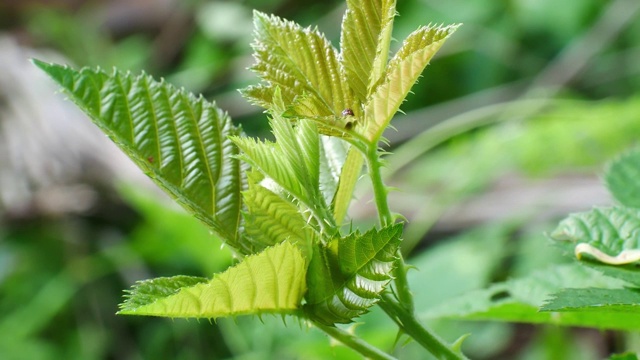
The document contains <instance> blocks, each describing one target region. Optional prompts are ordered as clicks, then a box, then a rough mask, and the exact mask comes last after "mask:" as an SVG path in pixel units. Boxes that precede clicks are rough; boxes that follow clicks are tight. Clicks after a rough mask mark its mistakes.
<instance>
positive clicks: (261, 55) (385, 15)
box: [34, 0, 456, 326]
mask: <svg viewBox="0 0 640 360" xmlns="http://www.w3.org/2000/svg"><path fill="white" fill-rule="evenodd" d="M395 15H396V12H395V1H393V0H380V1H359V0H349V1H347V11H346V13H345V15H344V19H343V23H342V29H343V31H342V36H341V41H340V50H338V49H336V48H335V47H334V46H333V45H332V44H331V43H330V42H329V41H328V40H327V39H326V38H325V36H324V35H323V34H322V33H320V32H319V31H318V30H317V29H316V28H303V27H301V26H299V25H297V24H295V23H293V22H290V21H288V20H284V19H281V18H278V17H276V16H270V15H266V14H263V13H260V12H255V13H254V34H255V41H254V43H253V50H254V58H255V65H254V66H253V67H252V70H253V71H254V72H255V73H256V74H257V75H258V76H259V78H260V79H261V80H262V82H261V83H260V84H258V85H255V86H250V87H249V88H247V89H244V90H242V94H243V95H244V96H245V97H247V98H248V99H249V100H250V101H251V102H253V103H254V104H257V105H259V106H262V107H264V108H265V109H266V110H267V112H268V114H269V116H270V126H271V128H272V131H273V134H274V136H275V141H274V142H271V141H262V140H257V139H252V138H249V137H247V136H245V135H244V133H243V132H242V130H241V129H240V128H239V127H237V126H235V125H234V124H233V122H232V121H231V119H230V118H229V116H228V115H227V114H226V113H225V112H224V111H222V110H220V109H219V108H218V107H217V106H216V104H215V103H212V102H209V101H207V100H205V99H203V98H202V97H195V96H193V95H191V94H189V93H187V92H186V91H184V90H183V89H177V88H175V87H173V86H172V85H170V84H168V83H166V82H164V81H156V80H154V79H152V78H151V77H150V76H148V75H146V74H141V75H133V74H131V73H126V72H122V71H119V70H113V71H111V72H106V71H103V70H101V69H88V68H84V69H81V70H79V71H76V70H73V69H71V68H69V67H66V66H60V65H55V64H48V63H44V62H40V61H37V60H36V61H34V63H35V64H36V65H37V66H38V67H40V68H41V69H42V70H43V71H45V72H46V73H47V74H48V75H49V76H50V77H51V78H52V79H53V80H54V81H56V82H57V83H58V84H59V85H60V86H61V87H62V88H63V90H64V91H65V93H66V94H68V95H69V97H70V99H71V100H72V101H73V102H75V103H76V104H77V105H78V106H79V107H80V108H81V109H82V110H83V111H84V112H85V113H86V114H87V115H88V116H89V117H90V118H91V119H92V121H93V122H94V123H95V124H96V125H97V126H98V127H99V128H100V129H101V130H102V131H104V132H105V134H106V135H107V136H108V137H109V138H111V139H112V140H113V141H114V142H115V143H116V144H117V145H118V146H119V147H120V148H121V149H122V150H123V151H124V152H125V153H126V154H127V155H128V156H129V157H130V158H131V159H132V160H133V161H134V162H135V163H136V164H137V165H138V166H139V167H140V168H141V169H142V170H143V171H144V172H145V173H146V174H147V175H148V176H149V177H150V178H151V179H152V180H153V181H154V182H155V183H156V184H157V185H158V186H160V187H161V188H162V189H164V190H165V191H166V192H167V193H169V194H170V195H171V196H172V197H173V198H174V199H175V200H176V201H177V202H178V203H180V204H181V205H182V206H183V207H184V208H185V209H186V210H187V211H188V212H190V213H191V214H193V215H194V216H195V217H196V218H198V219H199V220H200V221H201V222H202V223H204V224H205V225H206V226H207V227H208V228H209V229H210V230H211V231H213V232H214V233H215V234H216V235H217V236H218V237H220V239H222V240H223V241H224V242H225V243H226V244H227V245H228V246H230V247H231V248H233V249H234V251H235V252H236V253H237V255H238V256H239V257H240V258H241V260H240V262H239V263H238V264H237V265H235V266H233V267H231V268H229V269H227V270H226V271H224V272H222V273H218V274H215V275H214V276H213V278H211V279H205V278H194V277H185V276H176V277H171V278H159V279H153V280H147V281H142V282H139V283H138V284H137V285H135V286H134V287H133V289H132V290H130V291H129V292H128V295H127V298H126V300H125V302H124V303H123V304H122V305H121V310H120V313H121V314H137V315H154V316H169V317H198V318H217V317H222V316H236V315H243V314H257V315H261V314H265V313H267V314H273V313H278V314H292V313H293V314H297V315H299V316H301V317H306V318H310V319H312V320H313V321H316V322H319V323H322V324H324V325H327V326H333V324H335V323H348V322H351V321H352V319H353V318H354V317H357V316H359V315H361V314H363V313H365V312H366V311H367V309H368V308H369V307H371V306H372V305H373V304H375V303H376V302H377V301H378V300H379V298H380V294H381V293H382V292H383V291H385V289H386V288H387V285H388V283H389V282H390V281H391V280H392V278H393V276H392V272H393V271H394V267H395V266H396V263H397V261H398V257H397V252H398V247H399V244H400V240H401V237H402V224H395V225H394V224H391V223H388V222H382V223H381V224H380V228H378V229H376V228H373V229H371V230H369V231H366V232H364V233H360V232H357V231H356V232H351V233H347V234H343V228H342V224H343V222H344V219H345V217H346V213H347V209H348V207H349V204H350V202H351V199H352V192H353V188H354V186H355V182H356V181H357V180H358V178H359V176H360V174H361V172H362V168H363V164H364V163H365V160H366V161H367V163H369V164H375V166H376V168H372V167H371V166H370V169H369V171H370V172H372V173H377V171H378V170H379V168H378V166H379V164H380V159H379V156H380V154H379V151H378V143H379V141H380V140H381V139H382V133H383V131H384V129H385V128H386V127H387V126H388V125H389V122H390V121H391V118H392V117H393V116H394V114H395V113H396V112H397V111H398V109H399V107H400V105H401V104H402V102H403V101H404V98H405V97H406V96H407V94H408V93H409V91H410V89H411V87H412V85H413V84H414V83H415V82H416V80H417V79H418V77H419V76H420V74H421V72H422V71H423V69H424V68H425V67H426V66H427V64H428V63H429V61H430V59H431V58H432V57H433V56H434V54H435V53H436V51H437V50H438V49H439V48H440V47H441V46H442V44H443V43H444V41H445V40H446V39H447V37H448V36H449V35H451V33H453V31H454V30H455V29H456V26H449V27H438V26H423V27H420V28H419V29H418V30H416V31H415V32H413V33H412V34H411V35H409V36H408V37H407V39H406V40H405V41H404V42H403V44H402V46H401V47H400V49H399V50H398V52H397V53H396V54H395V55H394V56H393V57H392V58H391V59H390V60H389V59H388V53H389V44H390V41H391V32H392V28H393V19H394V17H395ZM379 185H382V184H381V183H380V184H379ZM382 211H386V212H388V209H383V210H382ZM385 216H387V215H385Z"/></svg>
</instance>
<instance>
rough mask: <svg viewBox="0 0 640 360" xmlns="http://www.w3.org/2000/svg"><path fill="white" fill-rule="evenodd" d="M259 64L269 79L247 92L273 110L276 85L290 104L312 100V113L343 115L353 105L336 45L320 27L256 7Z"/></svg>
mask: <svg viewBox="0 0 640 360" xmlns="http://www.w3.org/2000/svg"><path fill="white" fill-rule="evenodd" d="M254 35H255V42H254V43H253V49H254V58H255V60H256V63H255V65H254V66H253V67H252V68H251V69H252V70H253V71H255V72H256V73H257V74H258V76H259V77H260V78H261V79H262V80H263V81H264V82H265V84H263V85H259V86H254V87H249V88H248V89H246V90H244V91H243V92H242V93H243V95H244V96H246V97H247V98H249V99H250V100H252V101H253V102H254V103H255V104H257V105H259V106H262V107H265V108H267V109H271V104H272V103H273V96H274V94H275V91H276V88H279V89H280V90H281V91H282V98H283V99H284V102H285V104H287V105H292V104H294V103H295V102H296V100H297V99H298V97H299V96H303V97H304V98H306V99H307V103H306V106H308V107H309V110H310V112H309V113H308V114H307V115H309V116H314V117H316V116H329V115H331V116H339V115H340V114H341V113H342V110H344V109H345V108H350V107H352V105H353V104H352V103H353V100H352V97H353V96H352V95H351V89H350V88H349V85H348V82H347V78H346V75H345V72H344V70H343V69H342V68H341V64H340V61H339V56H338V52H337V50H336V49H335V48H334V47H333V46H332V45H331V43H330V42H329V41H328V40H327V39H326V38H325V37H324V36H323V35H322V34H321V33H320V32H319V31H318V30H317V29H311V28H302V27H301V26H299V25H298V24H295V23H293V22H291V21H287V20H283V19H281V18H278V17H276V16H269V15H266V14H263V13H261V12H258V11H255V12H254Z"/></svg>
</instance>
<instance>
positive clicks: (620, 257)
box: [551, 206, 640, 265]
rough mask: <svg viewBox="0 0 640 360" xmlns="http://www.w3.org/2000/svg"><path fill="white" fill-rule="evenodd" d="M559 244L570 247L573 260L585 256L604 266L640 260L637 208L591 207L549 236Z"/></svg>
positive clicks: (566, 221)
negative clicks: (591, 208) (569, 245)
mask: <svg viewBox="0 0 640 360" xmlns="http://www.w3.org/2000/svg"><path fill="white" fill-rule="evenodd" d="M551 237H552V238H553V239H554V240H557V241H559V242H561V243H562V242H568V243H570V244H573V247H574V252H575V254H576V257H578V258H581V257H582V256H584V255H587V256H589V257H590V258H592V259H595V260H598V261H600V262H602V263H606V264H615V265H619V264H629V263H633V262H636V261H639V260H640V209H634V208H628V207H617V206H616V207H606V208H594V209H593V210H591V211H588V212H583V213H577V214H573V215H570V216H569V217H568V218H566V219H565V220H563V221H562V222H560V224H559V225H558V227H557V228H556V229H555V230H554V231H553V232H552V233H551Z"/></svg>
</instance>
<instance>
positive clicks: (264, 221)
mask: <svg viewBox="0 0 640 360" xmlns="http://www.w3.org/2000/svg"><path fill="white" fill-rule="evenodd" d="M257 175H259V174H256V173H254V174H250V175H249V189H248V190H247V191H245V192H244V193H243V195H244V202H245V204H246V206H247V212H246V213H244V218H245V222H244V230H245V233H246V234H245V235H246V237H247V239H246V242H245V243H246V246H249V247H250V248H249V249H248V251H249V252H250V253H256V252H259V251H261V250H263V249H264V248H266V247H269V246H272V245H275V244H279V243H281V242H283V241H288V242H289V243H291V244H294V245H296V246H297V247H298V249H299V250H300V251H301V252H302V254H303V256H304V257H305V258H307V259H310V258H311V250H310V249H311V243H312V240H313V238H314V232H313V229H312V228H311V227H310V226H309V225H308V224H307V221H306V220H305V218H303V217H302V215H301V214H300V212H299V209H298V207H297V206H295V205H294V204H293V203H291V202H290V201H287V200H285V199H283V198H282V197H280V196H279V195H277V194H275V193H274V192H272V191H271V190H269V189H267V188H265V187H264V186H262V185H260V181H261V180H263V178H262V177H261V176H257Z"/></svg>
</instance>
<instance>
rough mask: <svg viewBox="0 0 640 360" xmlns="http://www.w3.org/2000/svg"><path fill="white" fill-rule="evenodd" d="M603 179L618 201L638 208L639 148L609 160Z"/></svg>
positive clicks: (639, 196) (639, 190)
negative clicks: (611, 160)
mask: <svg viewBox="0 0 640 360" xmlns="http://www.w3.org/2000/svg"><path fill="white" fill-rule="evenodd" d="M605 181H606V182H607V187H608V188H609V191H610V192H611V194H612V195H613V197H614V198H615V199H616V200H617V201H618V202H619V203H621V204H622V205H625V206H629V207H634V208H640V149H637V148H636V149H633V150H632V151H630V152H627V153H626V154H624V155H622V156H620V157H619V158H617V159H616V160H615V161H613V162H611V163H610V165H609V167H608V168H607V171H606V174H605Z"/></svg>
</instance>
